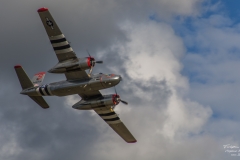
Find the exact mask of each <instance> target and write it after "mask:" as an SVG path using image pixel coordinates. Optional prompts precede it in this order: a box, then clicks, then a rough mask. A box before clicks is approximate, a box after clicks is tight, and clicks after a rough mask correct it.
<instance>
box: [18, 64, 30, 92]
mask: <svg viewBox="0 0 240 160" xmlns="http://www.w3.org/2000/svg"><path fill="white" fill-rule="evenodd" d="M14 68H15V71H16V73H17V76H18V79H19V81H20V84H21V86H22V89H27V88H31V87H33V83H32V81H31V80H30V79H29V77H28V76H27V74H26V73H25V71H24V70H23V68H22V66H20V65H16V66H14Z"/></svg>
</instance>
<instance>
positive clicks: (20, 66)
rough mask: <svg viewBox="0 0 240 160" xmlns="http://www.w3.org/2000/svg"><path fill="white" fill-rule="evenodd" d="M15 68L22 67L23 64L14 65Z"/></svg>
mask: <svg viewBox="0 0 240 160" xmlns="http://www.w3.org/2000/svg"><path fill="white" fill-rule="evenodd" d="M14 68H22V66H21V65H19V64H18V65H16V66H14Z"/></svg>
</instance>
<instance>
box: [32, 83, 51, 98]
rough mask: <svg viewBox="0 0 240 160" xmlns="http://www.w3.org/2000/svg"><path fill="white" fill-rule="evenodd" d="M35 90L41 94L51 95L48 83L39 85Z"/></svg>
mask: <svg viewBox="0 0 240 160" xmlns="http://www.w3.org/2000/svg"><path fill="white" fill-rule="evenodd" d="M36 91H37V92H38V94H39V95H41V96H51V95H52V93H51V90H50V89H49V87H48V85H43V86H40V87H38V88H37V89H36Z"/></svg>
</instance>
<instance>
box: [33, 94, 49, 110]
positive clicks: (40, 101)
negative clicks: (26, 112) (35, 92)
mask: <svg viewBox="0 0 240 160" xmlns="http://www.w3.org/2000/svg"><path fill="white" fill-rule="evenodd" d="M29 97H30V98H31V99H32V100H34V101H35V102H36V103H37V104H38V105H39V106H41V107H42V108H44V109H47V108H49V106H48V104H47V102H46V101H45V100H44V99H43V97H40V96H29Z"/></svg>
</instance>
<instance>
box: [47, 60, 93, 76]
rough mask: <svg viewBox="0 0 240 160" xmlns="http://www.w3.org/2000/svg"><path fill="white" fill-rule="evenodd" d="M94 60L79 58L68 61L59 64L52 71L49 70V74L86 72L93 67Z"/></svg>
mask: <svg viewBox="0 0 240 160" xmlns="http://www.w3.org/2000/svg"><path fill="white" fill-rule="evenodd" d="M94 65H95V59H94V58H93V57H86V58H79V59H73V60H68V61H64V62H59V63H58V64H57V65H55V66H54V67H53V68H52V69H50V70H49V71H48V72H49V73H66V72H69V71H74V70H87V69H90V68H91V67H94Z"/></svg>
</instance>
